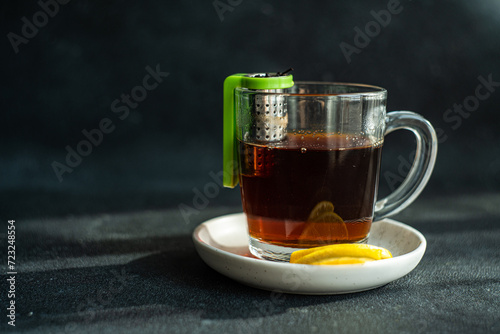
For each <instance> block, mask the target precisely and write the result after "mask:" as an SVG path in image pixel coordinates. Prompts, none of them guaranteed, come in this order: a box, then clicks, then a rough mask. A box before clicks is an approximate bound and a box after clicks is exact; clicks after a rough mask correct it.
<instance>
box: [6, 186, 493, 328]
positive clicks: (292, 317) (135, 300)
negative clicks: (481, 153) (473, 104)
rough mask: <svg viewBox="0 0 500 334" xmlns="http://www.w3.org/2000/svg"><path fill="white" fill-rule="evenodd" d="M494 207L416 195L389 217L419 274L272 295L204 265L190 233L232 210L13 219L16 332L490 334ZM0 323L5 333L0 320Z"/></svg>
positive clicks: (477, 199)
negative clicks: (407, 236) (417, 241)
mask: <svg viewBox="0 0 500 334" xmlns="http://www.w3.org/2000/svg"><path fill="white" fill-rule="evenodd" d="M499 204H500V195H498V194H489V195H470V196H457V197H447V198H434V199H428V198H426V199H422V200H417V202H415V203H414V204H413V205H412V206H411V207H409V208H408V209H407V210H405V211H404V212H403V213H402V214H400V215H398V216H397V217H396V219H398V220H400V221H403V222H405V223H407V224H409V225H411V226H413V227H415V228H417V229H418V230H419V231H421V232H422V233H423V234H424V235H425V237H426V238H427V241H428V247H427V251H426V254H425V255H424V257H423V259H422V261H421V263H420V264H419V265H418V266H417V268H416V269H415V270H414V271H412V272H411V273H410V274H408V275H407V276H405V277H403V278H401V279H399V280H397V281H395V282H392V283H389V284H387V285H385V286H383V287H381V288H377V289H374V290H370V291H366V292H361V293H355V294H346V295H336V296H302V295H290V294H283V295H279V294H273V293H271V292H269V291H263V290H258V289H254V288H250V287H247V286H244V285H241V284H239V283H237V282H234V281H232V280H230V279H229V278H226V277H225V276H222V275H220V274H218V273H217V272H215V271H214V270H212V269H211V268H209V267H208V266H207V265H206V264H205V263H204V262H203V261H202V260H201V259H200V258H199V256H198V254H197V253H196V251H195V249H194V245H193V243H192V240H191V233H192V231H193V229H194V228H195V226H196V225H198V224H199V223H201V222H203V221H204V220H206V219H209V218H212V217H216V216H219V215H223V214H226V213H231V212H236V211H239V208H237V207H234V208H231V207H219V208H211V209H206V210H204V211H201V212H200V213H199V214H197V215H195V216H192V219H191V221H190V222H189V223H186V221H185V220H184V219H183V218H182V216H181V214H180V212H179V211H178V210H175V209H174V210H169V211H144V212H136V213H129V214H126V213H123V214H116V215H111V214H110V215H102V214H100V215H94V216H80V217H66V218H57V219H43V220H41V219H30V220H20V221H16V228H17V230H16V231H17V235H16V236H17V239H16V247H17V266H18V267H17V271H18V274H17V277H16V290H17V293H16V299H15V300H16V305H17V308H16V313H17V314H16V327H15V331H19V332H51V333H61V332H66V333H79V332H101V333H117V332H123V331H127V332H137V333H143V332H164V333H209V332H217V333H301V334H302V333H332V332H335V333H391V332H394V333H396V332H397V333H428V332H430V333H432V332H436V333H438V332H439V333H443V332H449V333H457V332H458V333H487V332H491V333H498V332H500V315H499V314H500V312H499V311H500V252H499V241H500V205H499ZM3 248H4V247H3ZM1 281H2V287H3V288H2V290H4V291H5V289H6V285H5V282H6V276H5V275H2V276H1ZM2 295H3V293H2ZM2 298H3V297H2ZM3 313H5V310H4V312H3ZM0 326H1V327H0V329H1V330H2V331H5V330H7V331H8V332H11V331H12V330H14V328H12V327H10V326H7V324H6V320H5V317H4V320H2V323H1V325H0Z"/></svg>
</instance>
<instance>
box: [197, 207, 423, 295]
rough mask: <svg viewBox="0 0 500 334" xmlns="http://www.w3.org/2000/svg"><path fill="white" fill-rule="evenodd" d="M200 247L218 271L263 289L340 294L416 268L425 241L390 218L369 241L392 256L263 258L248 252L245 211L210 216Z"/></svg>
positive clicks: (201, 227) (379, 283) (199, 234)
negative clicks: (307, 260) (320, 261)
mask: <svg viewBox="0 0 500 334" xmlns="http://www.w3.org/2000/svg"><path fill="white" fill-rule="evenodd" d="M193 240H194V244H195V247H196V250H197V251H198V253H199V254H200V256H201V258H202V259H203V261H205V262H206V263H207V264H208V265H209V266H210V267H212V268H213V269H215V270H216V271H218V272H219V273H221V274H223V275H225V276H228V277H230V278H232V279H234V280H236V281H238V282H241V283H243V284H246V285H250V286H253V287H256V288H260V289H264V290H273V291H280V292H286V293H296V294H317V295H328V294H342V293H350V292H359V291H364V290H369V289H373V288H376V287H379V286H382V285H385V284H387V283H389V282H392V281H394V280H396V279H398V278H401V277H403V276H404V275H406V274H408V273H409V272H410V271H412V270H413V269H414V268H415V267H416V266H417V264H418V263H419V262H420V260H421V259H422V256H423V255H424V252H425V247H426V244H427V242H426V240H425V238H424V236H423V235H422V233H420V232H419V231H417V230H416V229H414V228H412V227H410V226H408V225H405V224H403V223H400V222H397V221H395V220H392V219H384V220H381V221H378V222H375V223H374V224H373V225H372V228H371V231H370V237H369V238H368V243H369V244H371V245H375V246H380V247H384V248H387V249H388V250H390V251H391V253H392V255H393V258H392V259H387V260H379V261H373V262H367V263H364V264H346V265H333V266H313V265H305V264H292V263H286V262H273V261H266V260H261V259H258V258H256V257H254V256H253V255H252V254H250V251H249V250H248V232H247V223H246V217H245V215H244V214H243V213H237V214H231V215H226V216H222V217H218V218H214V219H211V220H208V221H206V222H204V223H202V224H201V225H199V226H198V227H197V228H196V229H195V230H194V232H193Z"/></svg>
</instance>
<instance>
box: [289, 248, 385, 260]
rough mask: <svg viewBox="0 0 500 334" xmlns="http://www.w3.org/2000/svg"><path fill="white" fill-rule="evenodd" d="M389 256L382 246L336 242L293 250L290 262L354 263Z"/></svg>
mask: <svg viewBox="0 0 500 334" xmlns="http://www.w3.org/2000/svg"><path fill="white" fill-rule="evenodd" d="M391 257H392V254H391V252H389V251H388V250H387V249H385V248H382V247H377V246H373V245H367V244H336V245H329V246H322V247H314V248H309V249H303V250H299V251H296V252H293V253H292V255H291V257H290V263H300V264H313V265H329V264H356V263H365V262H370V261H376V260H383V259H389V258H391Z"/></svg>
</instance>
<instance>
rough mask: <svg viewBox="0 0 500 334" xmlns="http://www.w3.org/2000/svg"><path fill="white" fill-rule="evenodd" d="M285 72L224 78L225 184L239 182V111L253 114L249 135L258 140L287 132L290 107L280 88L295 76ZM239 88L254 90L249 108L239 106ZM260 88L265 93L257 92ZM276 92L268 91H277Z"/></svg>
mask: <svg viewBox="0 0 500 334" xmlns="http://www.w3.org/2000/svg"><path fill="white" fill-rule="evenodd" d="M292 70H293V69H291V68H290V69H289V70H287V71H285V72H283V73H280V72H277V73H252V74H245V73H238V74H233V75H231V76H229V77H227V78H226V80H224V139H223V141H224V148H223V156H224V161H223V185H224V187H228V188H234V187H235V186H236V185H237V184H238V147H237V144H236V140H237V139H236V111H237V110H238V111H239V112H244V113H247V114H249V117H252V122H251V124H252V125H251V126H250V128H249V129H248V133H247V135H251V136H252V137H253V138H255V139H256V140H257V141H260V142H262V143H270V142H275V141H279V140H282V139H284V136H285V134H286V123H287V110H286V101H285V97H284V95H281V94H278V93H279V90H280V89H286V88H290V87H292V86H293V77H292V75H291V74H288V72H290V71H292ZM238 88H241V89H246V90H252V91H255V93H256V94H253V95H252V99H253V100H252V101H249V103H248V105H249V106H250V110H245V111H241V110H239V106H236V99H235V95H236V93H237V92H236V91H237V89H238ZM259 92H262V93H266V94H258V93H259ZM274 92H276V93H277V94H269V93H274Z"/></svg>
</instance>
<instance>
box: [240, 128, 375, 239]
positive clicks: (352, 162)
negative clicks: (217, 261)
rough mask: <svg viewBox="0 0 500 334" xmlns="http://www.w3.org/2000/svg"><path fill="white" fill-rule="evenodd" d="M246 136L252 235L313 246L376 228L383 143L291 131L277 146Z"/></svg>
mask: <svg viewBox="0 0 500 334" xmlns="http://www.w3.org/2000/svg"><path fill="white" fill-rule="evenodd" d="M266 145H267V146H263V145H262V146H260V145H256V144H247V143H243V142H240V144H239V150H240V186H241V195H242V202H243V210H244V211H245V213H246V214H247V219H248V227H249V233H250V236H251V237H253V238H255V239H257V240H258V241H260V242H266V243H272V244H274V245H278V246H285V247H293V248H308V247H316V246H322V245H326V244H334V243H341V242H359V241H362V240H364V239H365V238H366V237H367V236H368V232H369V231H370V227H371V223H372V217H373V206H374V198H375V197H376V196H375V195H376V189H377V185H378V170H379V164H380V156H381V148H382V146H381V145H380V144H379V145H375V146H373V145H372V144H370V142H369V140H368V139H367V138H363V137H359V136H358V137H351V136H347V135H345V136H344V135H324V134H296V135H292V134H288V135H287V139H286V140H284V141H281V142H279V143H278V144H276V145H275V146H269V145H270V144H266Z"/></svg>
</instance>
